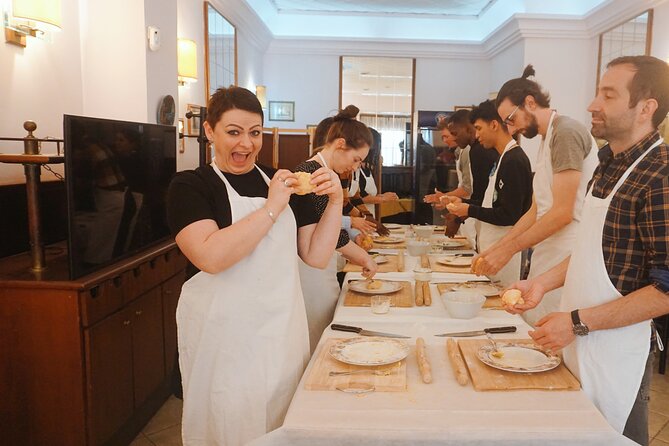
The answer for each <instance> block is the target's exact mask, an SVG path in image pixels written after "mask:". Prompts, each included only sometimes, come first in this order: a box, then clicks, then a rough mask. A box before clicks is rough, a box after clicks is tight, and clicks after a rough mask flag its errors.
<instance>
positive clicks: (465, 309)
mask: <svg viewBox="0 0 669 446" xmlns="http://www.w3.org/2000/svg"><path fill="white" fill-rule="evenodd" d="M440 297H441V300H442V302H444V305H445V306H446V309H447V310H448V312H449V313H450V315H451V316H452V317H454V318H455V319H472V318H474V317H476V315H478V314H479V311H481V308H482V307H483V303H484V302H485V296H484V295H482V294H480V293H476V292H473V291H446V292H445V293H443V294H442V295H441V296H440Z"/></svg>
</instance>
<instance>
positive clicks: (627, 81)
mask: <svg viewBox="0 0 669 446" xmlns="http://www.w3.org/2000/svg"><path fill="white" fill-rule="evenodd" d="M607 68H608V69H607V71H606V72H605V73H604V75H603V76H602V79H601V81H600V83H599V87H598V91H597V96H596V97H595V99H594V100H593V101H592V103H591V104H590V107H589V108H588V111H590V112H591V113H592V134H593V135H594V136H596V137H598V138H603V139H605V140H607V141H608V144H607V145H605V146H604V147H603V148H602V149H601V150H600V151H599V165H598V166H597V169H596V170H595V173H594V175H593V177H592V180H591V181H590V184H589V187H588V192H587V195H586V198H585V202H584V204H583V210H582V215H581V218H582V219H581V224H580V225H579V227H578V234H577V237H576V243H575V246H574V249H573V252H572V254H571V257H570V258H568V259H566V260H564V261H563V262H561V263H560V264H559V265H558V266H556V267H555V268H553V269H551V270H550V271H548V272H546V273H545V274H542V275H540V276H538V277H536V278H534V279H532V280H527V281H521V282H517V283H516V284H514V287H515V288H518V289H520V290H521V292H522V295H523V298H524V300H525V304H523V305H516V306H515V307H514V308H513V309H510V311H511V312H521V311H524V310H526V309H528V308H532V307H534V306H535V305H536V304H537V303H538V302H539V301H540V300H541V298H542V296H543V295H544V293H545V292H546V291H548V290H552V289H555V288H557V287H560V286H562V285H563V284H564V288H563V291H562V301H561V304H560V312H556V313H551V314H549V315H547V316H546V317H544V318H542V319H541V320H540V321H539V322H538V323H537V329H536V331H534V332H530V333H529V334H530V336H531V337H532V338H533V339H534V341H535V342H536V343H537V344H539V345H540V346H541V347H542V348H544V349H548V350H552V351H557V350H560V349H564V350H563V352H564V361H565V364H566V365H567V366H568V367H569V369H570V370H571V371H572V372H573V373H574V374H575V375H576V376H577V378H579V380H580V381H581V385H582V387H583V390H584V391H585V392H586V393H587V395H588V396H589V397H590V399H591V400H592V401H593V402H594V403H595V405H596V406H597V408H598V409H599V410H600V411H601V412H602V414H603V415H604V417H605V418H606V419H607V421H608V422H609V423H610V424H611V426H613V428H614V429H616V430H617V431H618V432H622V433H623V435H625V436H626V437H628V438H631V439H632V440H634V441H636V442H637V443H639V444H642V445H647V444H648V400H649V387H650V377H651V375H652V363H653V356H654V354H653V353H652V352H653V351H654V347H653V346H652V343H650V342H649V341H650V339H651V320H652V318H654V317H657V316H660V315H663V314H666V313H669V257H668V255H667V253H668V252H669V236H668V235H667V227H668V226H669V212H667V211H668V210H669V150H668V149H667V145H666V144H665V143H664V141H663V140H662V138H661V137H660V135H659V133H658V131H657V128H658V126H659V124H660V123H661V122H662V120H663V119H664V118H665V117H666V116H667V112H669V66H667V64H666V63H665V62H663V61H661V60H659V59H656V58H654V57H650V56H624V57H619V58H617V59H614V60H613V61H611V62H609V64H608V66H607ZM649 344H651V345H650V346H649ZM649 347H650V349H649ZM649 350H650V353H649Z"/></svg>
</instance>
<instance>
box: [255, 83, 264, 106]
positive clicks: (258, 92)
mask: <svg viewBox="0 0 669 446" xmlns="http://www.w3.org/2000/svg"><path fill="white" fill-rule="evenodd" d="M256 96H257V97H258V101H260V106H261V107H262V108H263V109H266V108H267V87H265V86H264V85H256Z"/></svg>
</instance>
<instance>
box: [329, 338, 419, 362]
mask: <svg viewBox="0 0 669 446" xmlns="http://www.w3.org/2000/svg"><path fill="white" fill-rule="evenodd" d="M329 353H330V356H332V357H333V358H334V359H336V360H337V361H341V362H344V363H346V364H353V365H368V366H375V365H386V364H392V363H394V362H397V361H401V360H402V359H404V358H406V357H407V355H408V354H409V345H408V344H407V343H406V342H403V341H400V340H398V339H389V338H376V337H366V338H350V339H345V340H343V341H341V342H337V343H336V344H334V345H333V346H332V347H330V352H329Z"/></svg>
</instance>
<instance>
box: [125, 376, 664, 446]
mask: <svg viewBox="0 0 669 446" xmlns="http://www.w3.org/2000/svg"><path fill="white" fill-rule="evenodd" d="M657 369H658V368H657V365H656V366H655V367H654V371H655V373H654V374H653V379H652V380H651V384H650V389H651V391H650V392H651V397H650V398H651V399H650V414H649V416H650V418H649V422H648V424H649V432H650V437H651V439H652V441H651V443H650V446H669V370H667V374H666V375H660V374H659V373H658V372H657ZM181 407H182V402H181V400H179V399H177V398H175V397H170V399H169V400H167V402H166V403H165V405H164V406H163V407H162V408H161V409H160V410H159V411H158V413H157V414H156V416H154V417H153V418H152V419H151V421H149V424H147V425H146V426H145V427H144V429H143V430H142V433H141V434H139V436H138V437H137V438H135V441H133V442H132V443H131V446H152V445H155V446H180V445H181Z"/></svg>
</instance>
